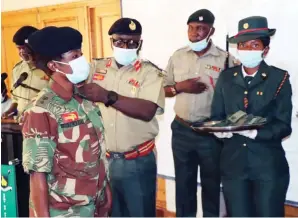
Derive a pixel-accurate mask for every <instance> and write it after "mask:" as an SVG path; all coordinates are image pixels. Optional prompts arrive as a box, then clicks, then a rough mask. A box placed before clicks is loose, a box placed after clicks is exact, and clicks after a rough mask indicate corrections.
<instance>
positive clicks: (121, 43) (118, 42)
mask: <svg viewBox="0 0 298 218" xmlns="http://www.w3.org/2000/svg"><path fill="white" fill-rule="evenodd" d="M111 40H112V42H113V45H114V46H115V47H118V48H125V46H126V47H127V48H128V49H136V48H138V47H139V46H140V44H141V41H140V40H138V41H136V40H132V39H128V40H123V39H113V38H111Z"/></svg>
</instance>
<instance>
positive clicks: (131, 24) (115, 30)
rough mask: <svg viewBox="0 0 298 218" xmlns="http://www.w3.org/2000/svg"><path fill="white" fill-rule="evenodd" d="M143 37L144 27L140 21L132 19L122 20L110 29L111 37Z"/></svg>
mask: <svg viewBox="0 0 298 218" xmlns="http://www.w3.org/2000/svg"><path fill="white" fill-rule="evenodd" d="M112 34H120V35H121V34H122V35H141V34H142V26H141V24H140V22H139V21H137V20H136V19H132V18H120V19H119V20H117V21H116V22H115V23H114V24H113V25H112V26H111V28H110V30H109V35H112Z"/></svg>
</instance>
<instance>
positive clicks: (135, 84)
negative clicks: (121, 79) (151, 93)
mask: <svg viewBox="0 0 298 218" xmlns="http://www.w3.org/2000/svg"><path fill="white" fill-rule="evenodd" d="M128 84H130V85H132V86H134V87H136V88H139V87H140V83H139V82H138V81H137V80H136V79H133V78H132V79H129V80H128Z"/></svg>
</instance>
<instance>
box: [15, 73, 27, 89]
mask: <svg viewBox="0 0 298 218" xmlns="http://www.w3.org/2000/svg"><path fill="white" fill-rule="evenodd" d="M27 78H28V73H26V72H23V73H22V74H21V75H20V77H19V79H18V80H17V81H16V82H15V84H13V88H14V89H16V88H17V87H19V86H20V85H21V84H22V82H24V81H25V80H26V79H27Z"/></svg>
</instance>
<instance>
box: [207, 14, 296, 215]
mask: <svg viewBox="0 0 298 218" xmlns="http://www.w3.org/2000/svg"><path fill="white" fill-rule="evenodd" d="M238 31H239V32H238V34H237V35H235V36H234V37H232V38H230V40H229V41H230V42H231V43H235V44H237V49H238V50H237V52H238V56H239V60H240V61H241V63H242V65H241V66H237V67H234V68H231V69H228V70H226V71H224V72H223V73H222V74H221V75H220V77H219V79H218V82H217V86H216V89H215V93H214V98H213V103H212V112H211V113H212V117H213V119H215V120H221V119H225V118H226V116H228V115H230V114H234V113H235V112H237V111H244V112H246V113H247V114H252V115H254V116H260V117H264V118H266V119H267V124H265V125H264V127H262V128H260V129H255V130H246V131H239V132H234V133H231V132H229V133H215V135H216V136H217V137H219V138H223V139H224V146H223V149H222V153H221V176H222V183H223V191H224V196H225V200H226V205H227V209H228V211H229V213H230V215H231V216H235V217H242V216H244V217H284V215H285V214H284V203H285V198H286V193H287V189H288V185H289V167H288V163H287V160H286V157H285V151H284V149H283V147H282V140H283V139H284V138H285V137H287V136H289V135H290V134H291V131H292V129H291V117H292V101H291V96H292V89H291V84H290V80H289V74H288V72H287V71H285V70H282V69H279V68H277V67H274V66H269V65H267V64H266V62H265V61H264V59H265V58H266V56H267V54H268V52H269V45H270V36H273V35H274V34H275V31H276V30H275V29H269V28H268V23H267V19H266V18H265V17H261V16H253V17H247V18H245V19H242V20H240V21H239V24H238Z"/></svg>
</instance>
